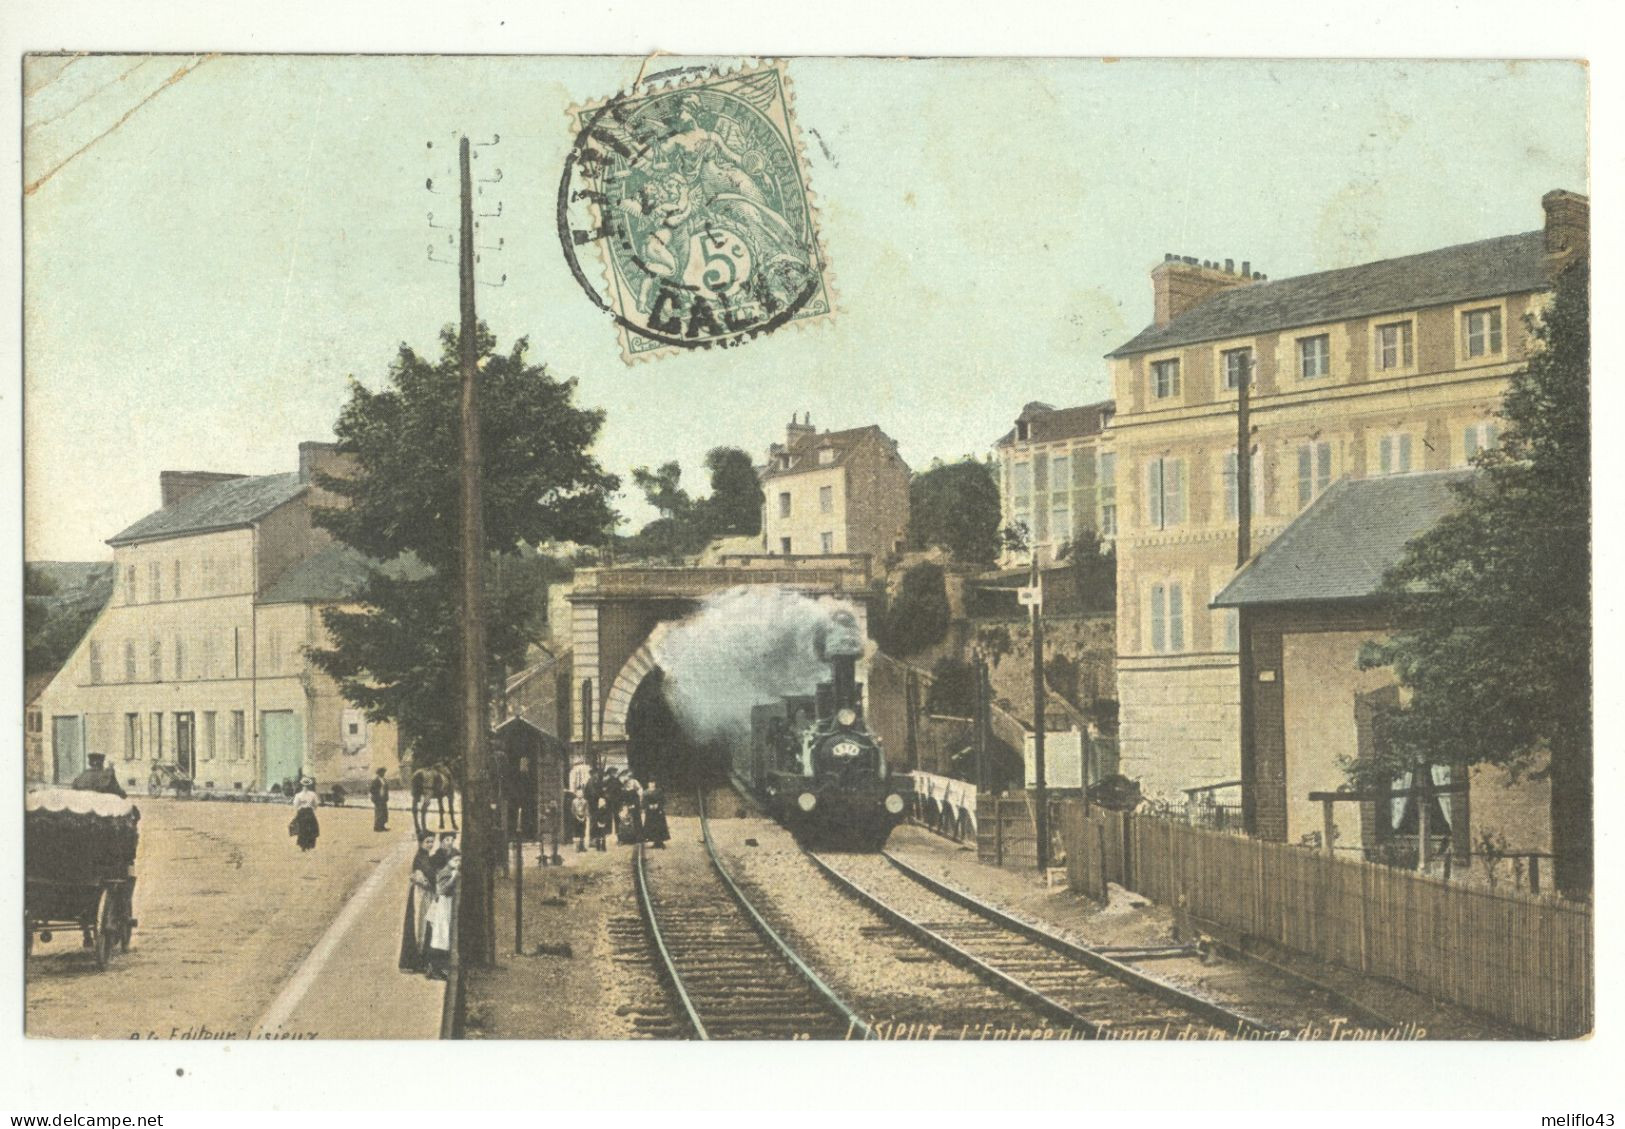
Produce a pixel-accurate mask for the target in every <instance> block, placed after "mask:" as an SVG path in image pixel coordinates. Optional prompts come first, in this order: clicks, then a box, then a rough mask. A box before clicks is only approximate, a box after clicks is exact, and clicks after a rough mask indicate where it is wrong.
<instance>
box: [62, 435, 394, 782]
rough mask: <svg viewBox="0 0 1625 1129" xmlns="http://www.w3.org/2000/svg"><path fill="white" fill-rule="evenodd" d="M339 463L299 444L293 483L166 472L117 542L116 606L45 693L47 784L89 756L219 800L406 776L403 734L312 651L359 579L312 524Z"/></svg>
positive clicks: (125, 772) (124, 776)
mask: <svg viewBox="0 0 1625 1129" xmlns="http://www.w3.org/2000/svg"><path fill="white" fill-rule="evenodd" d="M336 461H337V456H336V455H335V453H334V450H333V447H332V445H331V444H319V443H304V444H301V445H300V470H299V471H298V472H295V473H289V474H275V475H264V476H258V477H247V476H243V475H220V474H198V473H183V472H173V471H166V472H164V474H163V475H162V478H161V488H162V501H163V505H162V507H161V508H160V509H158V510H156V511H155V512H153V513H151V514H148V515H147V516H146V517H144V518H142V519H141V520H140V521H138V522H136V523H135V524H133V525H131V526H130V527H129V528H127V529H125V530H124V531H122V532H121V533H119V534H117V535H116V536H114V537H112V538H111V539H109V542H108V543H109V544H110V545H111V546H112V547H113V564H114V587H113V593H112V597H111V599H110V600H109V601H108V604H107V606H106V607H105V608H104V609H103V610H102V613H101V615H100V616H99V617H98V618H97V619H96V621H95V623H94V624H93V625H92V626H91V628H90V630H89V631H88V632H87V633H86V635H85V637H84V639H82V640H81V641H80V643H79V646H78V647H77V648H76V649H75V650H74V652H73V654H72V655H71V656H70V657H69V658H68V660H67V662H66V663H65V664H64V665H63V667H62V669H61V670H60V671H59V672H58V673H57V675H56V677H54V678H53V679H52V680H51V683H50V685H49V686H48V687H47V688H46V690H45V691H44V692H43V693H42V694H41V696H40V712H41V722H42V727H43V729H44V734H43V736H44V743H45V747H46V754H45V756H44V757H43V758H42V759H43V764H42V766H41V767H42V777H43V780H44V781H45V782H54V783H65V782H67V781H71V780H72V779H73V777H74V776H75V775H77V774H78V772H79V771H80V770H81V769H82V768H83V767H84V763H85V756H86V754H88V753H92V752H98V753H103V754H104V755H105V756H106V757H107V763H108V764H109V766H111V767H112V768H113V769H114V770H115V771H116V772H117V773H118V776H119V779H120V780H121V781H123V782H124V784H125V786H126V788H129V787H131V786H132V785H133V786H135V787H136V788H138V789H143V790H144V789H145V786H146V784H147V781H148V778H149V774H150V773H151V771H152V768H153V766H154V765H155V764H163V765H169V766H174V767H175V768H177V769H179V770H180V771H181V772H183V773H185V774H186V775H187V776H189V777H191V778H192V779H193V781H194V782H195V785H196V786H197V787H199V788H202V789H205V790H210V791H221V792H232V791H236V792H257V791H265V790H268V789H269V788H270V787H271V786H272V785H277V786H281V785H282V784H284V783H285V782H286V781H287V780H288V779H290V778H294V777H297V776H299V775H300V774H302V773H303V774H309V775H313V776H314V777H315V778H316V779H317V781H318V782H319V784H320V785H321V786H322V787H323V788H324V789H325V788H326V787H327V786H328V785H330V784H333V783H341V782H349V783H364V782H365V781H366V779H367V778H368V777H369V776H370V775H371V774H372V772H373V770H374V769H375V768H377V767H386V768H388V769H389V770H390V771H391V772H392V773H394V772H398V770H399V758H398V755H397V750H396V741H395V735H394V728H393V726H388V725H377V724H373V723H369V722H368V721H367V720H366V718H365V716H364V715H363V714H362V712H361V711H359V710H356V709H354V708H352V707H350V706H349V705H348V704H347V703H346V702H345V701H344V700H343V698H342V697H341V696H340V695H339V693H338V688H337V686H336V684H334V683H333V682H332V680H331V679H329V678H327V677H326V676H325V675H324V674H322V673H321V672H320V671H318V670H317V669H316V668H315V667H314V666H313V665H312V664H311V663H310V661H309V659H308V658H307V657H306V655H305V648H307V647H311V646H321V645H323V644H324V643H325V642H326V638H325V635H324V629H323V626H322V620H321V614H320V611H321V608H322V607H323V606H326V605H330V604H332V603H336V602H342V601H343V600H344V599H346V598H348V596H347V591H353V587H352V588H350V589H348V590H346V589H344V588H343V587H342V586H341V584H340V582H341V581H343V580H344V579H345V578H348V580H349V581H350V582H353V581H354V580H355V579H356V578H357V577H358V576H359V575H360V569H359V566H358V564H357V561H356V560H350V559H348V558H350V557H354V554H351V553H349V551H348V550H346V549H343V548H342V547H340V546H338V545H336V544H334V543H333V542H332V540H331V539H330V537H329V536H328V534H327V533H326V532H325V531H323V530H321V529H319V528H317V527H316V526H315V525H314V524H313V522H312V520H311V507H312V503H313V501H316V500H317V499H316V498H315V497H313V496H315V495H318V494H320V491H318V490H317V489H316V487H315V486H314V485H313V483H312V481H311V473H312V471H313V470H315V469H317V468H322V469H327V470H329V472H330V473H332V472H334V471H333V468H335V466H336ZM323 500H324V501H325V500H326V499H323ZM341 558H344V559H341Z"/></svg>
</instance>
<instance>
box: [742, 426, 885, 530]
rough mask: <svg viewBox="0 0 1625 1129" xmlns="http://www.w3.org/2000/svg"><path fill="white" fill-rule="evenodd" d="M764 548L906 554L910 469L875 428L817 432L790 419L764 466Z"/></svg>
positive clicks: (882, 433)
mask: <svg viewBox="0 0 1625 1129" xmlns="http://www.w3.org/2000/svg"><path fill="white" fill-rule="evenodd" d="M760 474H761V480H762V493H763V495H764V498H763V502H762V508H763V513H762V547H763V548H764V549H765V550H766V551H767V552H768V553H771V554H774V555H779V556H829V555H831V554H859V553H863V554H867V555H868V556H869V557H870V558H871V559H872V560H874V561H876V562H879V561H883V560H885V559H886V558H887V557H889V556H893V555H895V554H898V553H901V552H902V551H903V546H904V540H905V538H906V537H907V535H908V483H909V469H908V464H907V463H905V462H904V461H903V460H902V458H901V456H899V455H898V453H897V442H896V440H894V439H892V438H891V437H890V436H889V435H887V434H886V433H885V432H884V431H882V430H880V428H878V427H876V426H874V425H873V424H870V425H869V426H868V427H855V428H852V429H850V430H847V431H823V432H820V431H818V430H817V429H816V428H814V427H813V425H812V417H811V415H810V414H809V415H808V416H806V417H805V418H804V419H803V420H802V421H801V422H797V421H796V420H795V418H794V417H792V418H791V420H790V423H789V425H788V426H787V427H786V428H785V433H784V442H783V443H782V444H779V443H775V444H773V445H772V446H771V447H770V448H769V449H768V453H767V463H766V465H765V466H763V467H762V468H761V472H760Z"/></svg>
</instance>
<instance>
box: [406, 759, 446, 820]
mask: <svg viewBox="0 0 1625 1129" xmlns="http://www.w3.org/2000/svg"><path fill="white" fill-rule="evenodd" d="M430 800H433V801H434V806H435V818H436V822H437V823H438V824H439V826H438V827H437V828H436V830H441V831H443V830H445V827H446V821H447V819H448V818H449V819H450V821H451V829H452V830H453V831H456V830H457V781H456V778H455V777H454V776H453V775H452V772H451V769H449V768H448V767H446V766H444V765H424V766H423V767H422V768H417V769H413V771H412V828H413V830H415V831H416V832H417V833H418V834H419V835H422V834H423V833H424V832H425V831H427V830H429V801H430Z"/></svg>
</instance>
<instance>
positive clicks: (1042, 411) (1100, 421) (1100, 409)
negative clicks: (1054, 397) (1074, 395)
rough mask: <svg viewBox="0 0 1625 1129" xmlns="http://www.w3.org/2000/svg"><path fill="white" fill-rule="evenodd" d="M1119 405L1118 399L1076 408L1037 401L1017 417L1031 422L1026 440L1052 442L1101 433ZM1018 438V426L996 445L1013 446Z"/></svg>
mask: <svg viewBox="0 0 1625 1129" xmlns="http://www.w3.org/2000/svg"><path fill="white" fill-rule="evenodd" d="M1116 407H1117V403H1116V401H1115V400H1100V401H1098V402H1096V403H1093V404H1081V405H1079V406H1078V407H1075V408H1052V407H1050V406H1049V405H1048V404H1042V403H1038V402H1037V401H1034V402H1033V403H1030V404H1027V405H1026V406H1025V407H1023V408H1022V409H1021V414H1020V415H1019V416H1017V417H1016V421H1017V422H1018V423H1025V424H1026V425H1027V438H1026V439H1025V440H1022V442H1027V443H1051V442H1054V441H1055V440H1057V439H1075V438H1078V437H1080V436H1084V435H1098V434H1100V432H1101V431H1103V430H1105V427H1106V424H1107V422H1108V421H1110V419H1111V418H1112V412H1113V411H1115V410H1116ZM1016 442H1017V439H1016V429H1015V428H1011V429H1010V430H1009V431H1007V432H1005V433H1004V436H1003V438H1001V439H1000V440H999V441H998V442H997V443H995V444H994V446H996V447H1010V446H1013V445H1014V444H1015V443H1016Z"/></svg>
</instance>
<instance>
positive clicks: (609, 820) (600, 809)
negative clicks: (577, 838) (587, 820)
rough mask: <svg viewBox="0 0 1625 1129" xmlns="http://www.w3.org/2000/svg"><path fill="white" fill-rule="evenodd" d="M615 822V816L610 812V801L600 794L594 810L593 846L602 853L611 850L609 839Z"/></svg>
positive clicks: (595, 801) (594, 803) (594, 804)
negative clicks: (611, 827)
mask: <svg viewBox="0 0 1625 1129" xmlns="http://www.w3.org/2000/svg"><path fill="white" fill-rule="evenodd" d="M614 822H615V814H614V813H613V812H612V811H610V808H609V800H607V799H605V798H604V795H603V794H602V793H599V796H598V799H596V800H594V801H593V809H592V845H593V846H594V847H595V848H597V849H598V850H600V851H607V850H608V849H609V845H608V842H607V840H608V838H609V831H610V826H611V825H612V824H613V823H614Z"/></svg>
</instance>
